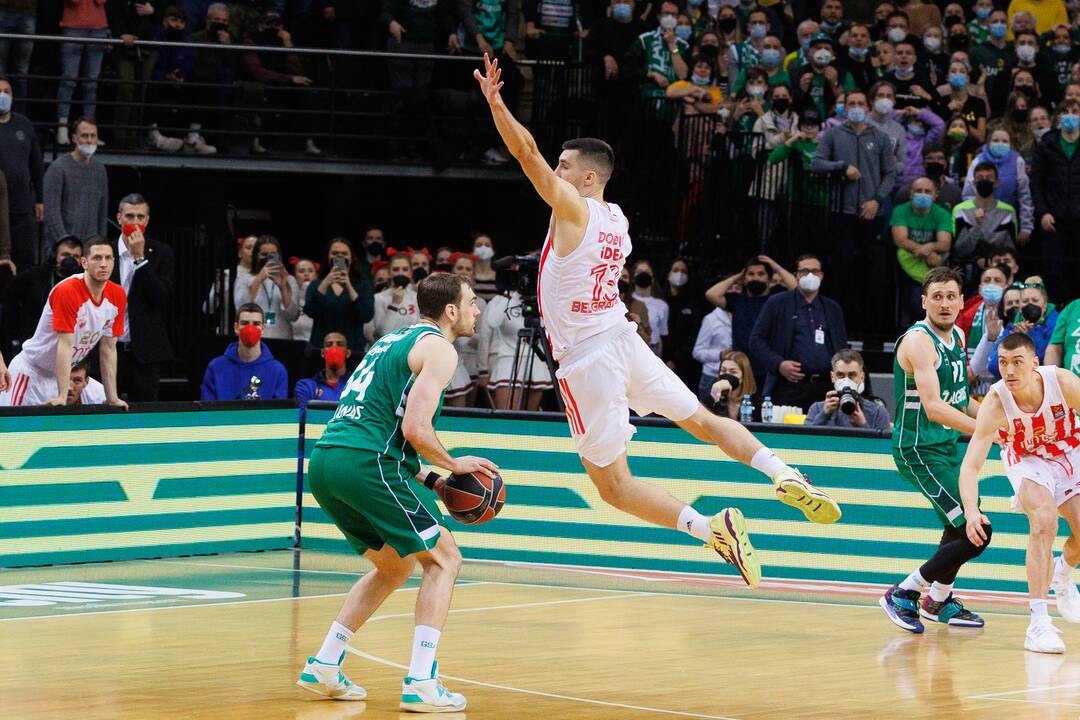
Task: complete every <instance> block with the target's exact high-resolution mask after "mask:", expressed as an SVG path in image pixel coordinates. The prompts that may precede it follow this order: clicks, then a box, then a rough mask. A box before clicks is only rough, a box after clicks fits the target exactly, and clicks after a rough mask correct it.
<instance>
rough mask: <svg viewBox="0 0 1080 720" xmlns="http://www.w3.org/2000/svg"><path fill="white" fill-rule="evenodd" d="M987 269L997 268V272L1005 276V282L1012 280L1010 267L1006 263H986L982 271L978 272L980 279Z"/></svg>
mask: <svg viewBox="0 0 1080 720" xmlns="http://www.w3.org/2000/svg"><path fill="white" fill-rule="evenodd" d="M988 270H997V271H998V272H999V273H1001V274H1002V275H1004V276H1005V282H1007V283H1009V282H1012V269H1010V268H1009V266H1008V265H1006V264H1004V263H998V264H997V265H987V266H986V267H984V268H983V269H982V272H981V273H979V279H980V280H981V279H982V276H983V275H984V274H985V273H986V272H987V271H988Z"/></svg>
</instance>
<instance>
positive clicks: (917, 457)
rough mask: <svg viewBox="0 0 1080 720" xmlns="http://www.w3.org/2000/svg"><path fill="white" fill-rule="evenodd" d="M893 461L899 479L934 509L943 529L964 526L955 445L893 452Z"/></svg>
mask: <svg viewBox="0 0 1080 720" xmlns="http://www.w3.org/2000/svg"><path fill="white" fill-rule="evenodd" d="M893 461H894V462H895V463H896V469H897V470H899V471H900V476H901V477H902V478H904V479H905V480H907V481H908V482H909V483H911V484H912V485H914V486H915V488H916V489H918V491H919V492H921V493H922V494H923V495H925V496H926V499H927V500H929V501H930V504H931V505H933V506H934V512H936V513H937V514H938V517H939V518H940V519H941V522H942V524H943V525H944V526H946V527H948V526H950V525H951V526H952V527H962V526H963V525H964V504H963V502H961V500H960V463H961V462H962V461H963V458H962V457H961V456H960V453H959V451H958V449H957V446H956V444H955V443H948V444H941V445H926V446H923V447H915V448H893Z"/></svg>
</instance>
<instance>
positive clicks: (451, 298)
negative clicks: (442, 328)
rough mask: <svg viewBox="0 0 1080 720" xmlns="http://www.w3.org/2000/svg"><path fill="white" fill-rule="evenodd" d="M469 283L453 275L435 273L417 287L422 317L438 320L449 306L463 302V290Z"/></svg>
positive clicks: (417, 302) (418, 303) (417, 303)
mask: <svg viewBox="0 0 1080 720" xmlns="http://www.w3.org/2000/svg"><path fill="white" fill-rule="evenodd" d="M467 284H468V281H467V280H466V279H465V278H463V277H461V276H460V275H454V274H452V273H433V274H431V275H428V276H427V277H426V278H424V279H423V280H421V281H420V283H419V284H418V285H417V286H416V305H417V307H418V308H419V310H420V317H422V318H426V319H428V320H438V319H439V318H441V317H442V316H443V313H444V312H446V306H447V305H457V304H458V303H460V302H461V290H462V288H464V287H465V286H466V285H467Z"/></svg>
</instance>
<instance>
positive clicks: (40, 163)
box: [28, 127, 45, 202]
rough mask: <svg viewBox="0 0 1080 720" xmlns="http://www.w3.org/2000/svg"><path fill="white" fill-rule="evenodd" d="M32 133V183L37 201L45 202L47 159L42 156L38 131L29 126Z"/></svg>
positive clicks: (29, 131) (30, 133)
mask: <svg viewBox="0 0 1080 720" xmlns="http://www.w3.org/2000/svg"><path fill="white" fill-rule="evenodd" d="M28 133H29V135H30V184H31V185H32V186H33V188H34V197H35V198H37V200H36V202H43V198H44V196H45V190H44V188H45V161H44V160H43V159H42V156H41V144H40V143H38V139H37V133H35V132H34V129H33V127H31V128H29V130H28Z"/></svg>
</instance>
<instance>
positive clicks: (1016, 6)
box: [1008, 0, 1069, 33]
mask: <svg viewBox="0 0 1080 720" xmlns="http://www.w3.org/2000/svg"><path fill="white" fill-rule="evenodd" d="M1008 13H1009V17H1015V16H1016V15H1017V14H1018V13H1030V14H1031V16H1032V19H1033V20H1034V21H1035V27H1034V30H1035V32H1039V33H1044V32H1047V31H1048V30H1050V29H1051V28H1053V27H1054V26H1055V25H1068V24H1069V13H1068V11H1067V10H1066V9H1065V3H1063V2H1060V0H1010V2H1009V9H1008Z"/></svg>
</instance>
